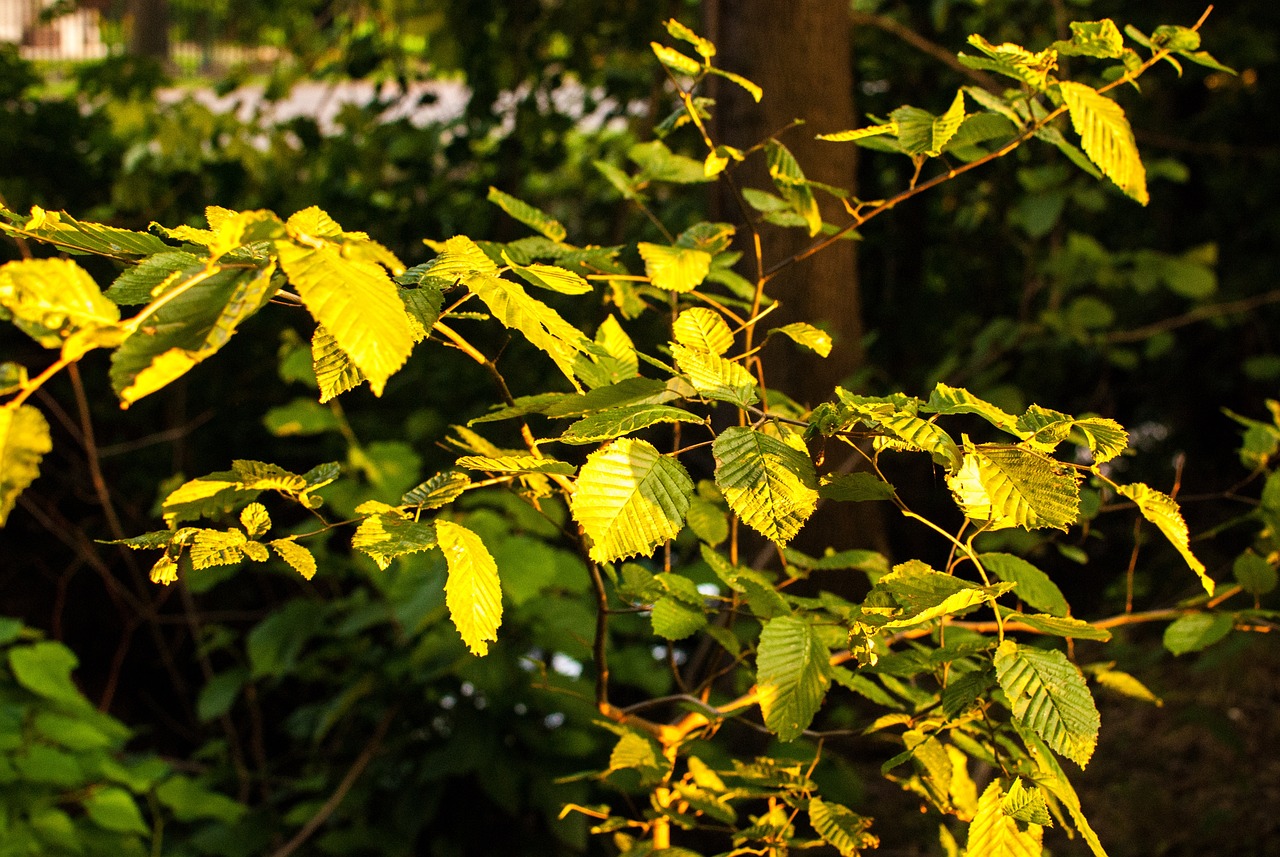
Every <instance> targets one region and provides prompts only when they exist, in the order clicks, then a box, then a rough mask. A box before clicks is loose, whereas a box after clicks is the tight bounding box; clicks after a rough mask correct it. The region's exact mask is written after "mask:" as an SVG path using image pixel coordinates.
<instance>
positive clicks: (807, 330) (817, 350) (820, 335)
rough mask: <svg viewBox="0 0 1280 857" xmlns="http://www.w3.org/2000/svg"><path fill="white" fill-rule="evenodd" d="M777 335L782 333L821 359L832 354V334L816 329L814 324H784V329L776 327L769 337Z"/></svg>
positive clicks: (799, 322) (800, 322)
mask: <svg viewBox="0 0 1280 857" xmlns="http://www.w3.org/2000/svg"><path fill="white" fill-rule="evenodd" d="M775 333H781V334H782V335H783V336H785V337H787V338H788V339H790V340H791V341H792V342H794V343H796V344H797V345H802V346H804V347H805V348H807V349H809V350H810V351H812V352H813V353H814V354H817V355H818V356H819V357H826V356H827V355H828V354H830V353H831V344H832V343H831V334H829V333H827V332H826V331H825V330H822V329H821V328H817V327H814V326H813V325H812V324H807V323H805V322H803V321H798V322H795V323H794V324H784V325H783V326H782V327H775V328H774V329H773V330H770V331H769V334H768V335H769V336H773V335H774V334H775Z"/></svg>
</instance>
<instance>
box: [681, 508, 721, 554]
mask: <svg viewBox="0 0 1280 857" xmlns="http://www.w3.org/2000/svg"><path fill="white" fill-rule="evenodd" d="M685 520H686V522H687V523H688V525H689V529H691V530H693V534H694V535H696V536H697V537H698V538H699V539H701V540H702V541H704V542H706V543H707V544H708V545H711V546H712V547H715V546H716V545H718V544H720V543H721V542H723V541H724V540H725V539H727V538H729V520H728V518H727V517H726V516H725V513H724V511H723V510H722V509H721V508H720V507H719V506H717V505H716V504H715V503H712V502H710V501H708V500H704V499H703V498H701V497H694V498H693V501H692V502H691V504H690V506H689V511H688V512H687V513H686V515H685Z"/></svg>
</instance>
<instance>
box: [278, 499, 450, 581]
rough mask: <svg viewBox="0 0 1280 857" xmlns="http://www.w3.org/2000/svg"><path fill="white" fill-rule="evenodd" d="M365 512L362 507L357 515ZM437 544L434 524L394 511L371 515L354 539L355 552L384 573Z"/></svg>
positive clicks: (358, 529)
mask: <svg viewBox="0 0 1280 857" xmlns="http://www.w3.org/2000/svg"><path fill="white" fill-rule="evenodd" d="M364 508H365V507H364V506H363V505H362V506H361V507H360V509H358V510H357V511H360V510H362V509H364ZM436 543H437V537H436V528H435V527H434V526H433V525H432V524H429V523H422V522H419V521H414V520H411V519H409V518H406V517H405V516H403V515H401V514H400V513H399V512H396V511H395V510H394V509H391V508H386V509H383V510H381V511H375V512H373V513H372V514H370V515H368V517H366V518H365V519H364V520H363V521H361V522H360V526H358V527H356V532H355V535H354V536H352V538H351V547H352V549H353V550H358V551H361V552H363V553H365V554H368V555H369V558H370V559H372V560H373V561H374V563H376V564H377V566H378V568H382V569H385V568H386V567H387V566H389V565H391V561H392V560H393V559H395V558H396V557H399V556H404V555H405V554H410V553H418V552H419V551H425V550H430V549H431V548H433V547H435V546H436ZM285 559H286V561H288V558H287V557H286V558H285ZM299 570H301V569H299Z"/></svg>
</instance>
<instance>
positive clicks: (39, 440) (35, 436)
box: [0, 405, 53, 527]
mask: <svg viewBox="0 0 1280 857" xmlns="http://www.w3.org/2000/svg"><path fill="white" fill-rule="evenodd" d="M52 449H53V441H52V439H51V438H50V437H49V423H48V422H46V421H45V418H44V415H43V414H41V413H40V411H38V410H36V409H35V408H33V407H31V406H30V405H20V406H19V407H17V408H16V409H15V408H0V527H3V526H4V523H5V521H7V520H8V519H9V513H10V512H12V511H13V507H14V506H16V505H17V503H18V495H20V494H21V493H22V492H23V491H25V490H26V489H27V486H29V485H30V484H31V483H32V482H34V481H35V480H36V478H37V477H38V476H39V475H40V461H41V459H43V458H44V456H45V454H46V453H47V452H49V451H51V450H52Z"/></svg>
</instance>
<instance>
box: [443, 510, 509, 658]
mask: <svg viewBox="0 0 1280 857" xmlns="http://www.w3.org/2000/svg"><path fill="white" fill-rule="evenodd" d="M436 537H437V538H438V539H439V540H440V549H441V550H442V551H444V558H445V561H446V562H447V563H448V566H449V580H448V582H447V583H446V584H445V588H444V592H445V604H446V605H447V606H448V608H449V616H450V618H451V619H452V620H453V624H454V626H455V627H457V629H458V633H459V634H461V635H462V640H463V642H465V643H466V644H467V648H468V649H470V650H471V653H472V654H474V655H480V656H483V655H486V654H488V653H489V643H490V642H491V641H494V640H497V639H498V626H499V625H501V624H502V590H501V588H500V585H499V581H498V566H497V563H495V562H494V560H493V555H492V554H490V553H489V550H488V548H486V547H485V546H484V542H482V541H481V540H480V537H479V536H478V535H476V534H475V533H473V532H472V531H471V530H468V529H467V528H466V527H464V526H462V525H461V524H455V523H453V522H452V521H446V520H439V521H436Z"/></svg>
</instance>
